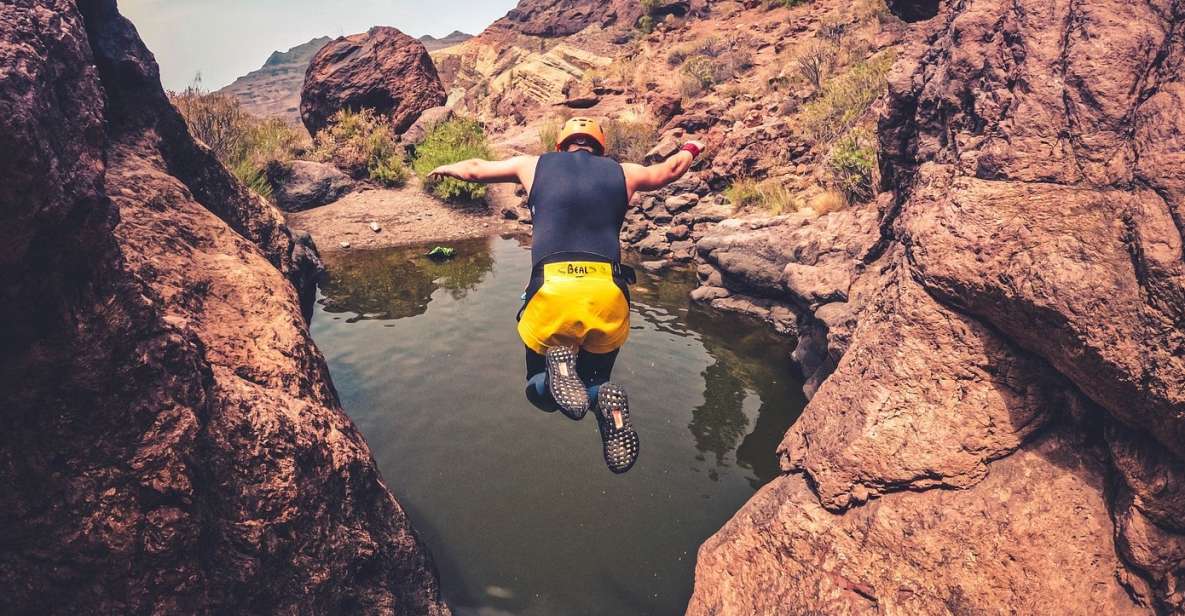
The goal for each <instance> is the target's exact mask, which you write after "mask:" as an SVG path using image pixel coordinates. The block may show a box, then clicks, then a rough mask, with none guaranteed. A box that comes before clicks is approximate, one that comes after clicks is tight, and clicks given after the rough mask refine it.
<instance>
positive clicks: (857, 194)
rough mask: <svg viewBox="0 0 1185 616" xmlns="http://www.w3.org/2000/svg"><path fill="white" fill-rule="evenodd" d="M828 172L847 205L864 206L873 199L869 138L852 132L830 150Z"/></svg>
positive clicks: (872, 147)
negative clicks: (859, 204) (861, 204)
mask: <svg viewBox="0 0 1185 616" xmlns="http://www.w3.org/2000/svg"><path fill="white" fill-rule="evenodd" d="M827 172H828V175H829V176H830V180H831V183H832V184H833V185H834V186H835V189H836V190H838V191H839V192H840V193H842V194H843V196H844V199H845V200H846V201H847V202H848V203H865V202H868V201H870V200H871V199H872V198H873V197H874V196H876V189H875V187H874V181H875V174H876V147H875V140H874V139H873V137H872V135H871V134H870V133H869V132H867V131H864V130H859V129H857V130H853V131H851V132H850V133H848V134H847V135H844V136H843V137H842V138H841V139H839V140H838V141H836V142H835V145H833V146H831V151H830V152H829V153H828V154H827Z"/></svg>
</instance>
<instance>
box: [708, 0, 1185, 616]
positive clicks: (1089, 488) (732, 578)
mask: <svg viewBox="0 0 1185 616" xmlns="http://www.w3.org/2000/svg"><path fill="white" fill-rule="evenodd" d="M891 6H893V7H894V9H895V10H897V11H901V12H903V14H904V16H905V17H907V18H908V19H910V20H920V21H918V23H916V24H915V25H914V26H912V28H913V31H912V32H911V33H910V40H911V41H912V42H911V43H909V45H908V46H907V48H906V49H904V50H903V53H902V57H901V59H900V60H899V61H898V62H897V65H896V66H895V68H894V69H893V71H892V74H891V75H890V93H889V100H888V104H887V105H886V107H885V109H886V111H885V112H884V114H883V116H882V118H881V120H880V127H879V141H880V150H881V151H880V159H881V165H882V173H883V175H884V178H885V185H886V186H885V187H886V188H887V189H891V193H890V195H888V196H885V197H884V198H882V199H881V200H880V201H879V202H878V203H877V205H875V206H865V207H863V208H861V209H857V210H852V211H847V212H843V213H839V214H831V215H830V216H827V217H825V218H827V219H833V220H832V221H831V222H823V220H824V219H820V220H818V221H813V222H807V221H803V220H799V219H796V218H794V217H785V218H782V219H778V220H774V221H771V222H768V223H763V224H760V225H745V224H741V223H738V224H734V225H721V226H719V227H718V228H716V229H715V230H712V231H710V232H709V233H707V234H706V235H705V237H704V238H703V239H702V240H701V241H700V242H699V245H698V247H697V256H698V257H699V259H700V260H701V262H702V266H701V267H702V269H701V279H702V280H703V281H704V282H705V287H704V288H703V289H702V290H700V291H698V292H697V293H698V295H699V297H701V298H703V299H705V300H709V301H713V302H720V301H722V300H724V299H731V300H732V301H734V302H740V303H744V302H745V301H748V302H750V303H754V302H755V303H756V304H755V305H758V307H759V308H760V307H761V304H764V305H765V306H766V307H767V308H766V309H767V312H769V313H770V314H771V315H772V308H769V307H772V306H781V307H784V309H785V311H787V312H788V313H789V314H791V315H793V316H792V317H789V318H787V317H786V316H785V313H783V314H782V317H781V319H782V320H783V321H786V320H788V321H790V322H791V323H792V324H793V327H794V328H796V329H798V330H799V332H800V336H801V341H800V347H799V351H798V352H797V353H796V355H797V356H798V357H799V359H800V360H802V362H803V363H804V368H805V369H806V370H807V372H808V373H810V374H811V375H812V378H811V384H810V386H809V388H811V389H813V388H815V387H817V391H816V392H814V396H813V398H812V399H811V402H810V404H809V405H808V406H807V408H806V411H805V412H804V414H803V416H802V418H801V419H800V420H799V421H798V422H797V423H796V424H795V426H794V427H793V428H792V429H791V430H790V432H789V433H788V434H787V436H786V439H785V441H784V442H783V443H782V445H781V447H780V454H781V456H782V464H783V468H784V469H785V470H786V471H787V473H788V474H787V475H786V476H783V477H782V478H779V479H777V480H775V481H774V482H773V483H772V484H770V485H768V486H766V487H765V488H764V489H762V490H761V491H760V492H759V493H758V494H757V495H756V496H755V497H754V498H753V499H752V500H751V501H750V502H749V503H748V504H746V505H745V507H744V508H743V509H742V510H741V511H740V512H739V513H738V514H737V515H736V517H734V518H733V519H732V520H731V521H730V522H729V523H728V524H727V525H725V527H724V528H723V529H721V531H720V532H719V533H717V534H716V535H715V536H714V537H713V538H712V539H710V540H709V541H708V542H707V543H706V544H705V545H704V546H703V547H702V548H701V550H700V554H699V561H698V566H697V573H696V586H695V594H694V596H693V598H692V600H691V604H690V607H689V613H691V614H742V613H745V614H747V613H826V614H850V613H873V612H876V613H888V614H949V613H1026V614H1028V613H1033V614H1037V613H1040V614H1054V613H1056V614H1096V613H1107V614H1127V613H1162V614H1170V613H1173V614H1179V613H1183V612H1185V438H1183V437H1185V360H1183V359H1182V357H1185V353H1183V351H1182V350H1183V349H1185V327H1183V326H1185V258H1183V252H1182V246H1183V243H1185V242H1183V239H1182V236H1183V234H1185V106H1183V103H1185V83H1182V75H1183V74H1185V33H1183V27H1185V5H1182V4H1181V3H1179V2H1146V3H1131V2H1125V1H1121V0H1102V1H1099V2H1092V3H1085V4H1084V3H1076V2H1063V1H1060V0H986V1H982V2H975V3H966V2H950V1H945V0H944V1H943V2H940V3H933V2H915V3H909V2H893V3H891ZM932 9H935V10H936V11H937V14H936V16H935V11H934V10H932ZM928 17H929V18H930V19H928V20H927V18H928ZM742 298H748V299H742Z"/></svg>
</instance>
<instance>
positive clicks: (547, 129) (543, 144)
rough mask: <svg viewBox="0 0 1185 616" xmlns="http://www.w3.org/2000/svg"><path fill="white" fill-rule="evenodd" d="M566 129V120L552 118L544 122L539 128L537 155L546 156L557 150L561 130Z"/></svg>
mask: <svg viewBox="0 0 1185 616" xmlns="http://www.w3.org/2000/svg"><path fill="white" fill-rule="evenodd" d="M563 127H564V119H563V118H560V117H551V118H548V119H547V120H544V122H543V124H542V125H541V126H540V127H539V146H538V148H537V153H539V154H544V153H547V152H551V151H552V150H555V142H556V141H558V140H559V138H560V130H561V129H563Z"/></svg>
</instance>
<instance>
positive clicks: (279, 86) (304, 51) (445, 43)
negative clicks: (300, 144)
mask: <svg viewBox="0 0 1185 616" xmlns="http://www.w3.org/2000/svg"><path fill="white" fill-rule="evenodd" d="M471 38H473V37H472V35H469V34H465V33H464V32H459V31H454V32H452V33H451V34H449V35H448V36H445V37H444V38H436V37H434V36H422V37H420V41H422V42H423V43H424V47H427V48H428V51H434V50H437V49H444V48H446V47H451V46H453V45H456V44H458V43H461V42H464V41H467V40H469V39H471ZM331 40H333V39H331V38H329V37H327V36H323V37H320V38H315V39H313V40H311V41H309V42H307V43H305V44H303V45H297V46H296V47H293V48H292V49H289V50H288V51H276V52H273V53H272V55H271V56H270V57H269V58H268V59H267V62H264V63H263V66H262V67H260V68H259V70H255V71H252V72H250V73H248V74H246V75H243V76H242V77H239V78H238V79H236V80H235V82H234V83H232V84H230V85H229V86H226V87H225V88H222V89H221V90H219V92H220V93H222V94H229V95H231V96H233V97H235V98H237V99H239V102H241V103H242V104H243V107H244V108H245V109H246V110H247V111H248V112H249V113H251V114H252V115H256V116H259V117H265V118H271V117H275V118H283V119H285V120H287V121H289V122H291V123H293V124H300V88H301V85H303V84H304V74H305V71H306V70H307V69H308V67H309V62H310V61H312V59H313V56H314V55H316V54H317V52H318V51H321V48H322V47H324V46H325V45H326V44H327V43H329V41H331Z"/></svg>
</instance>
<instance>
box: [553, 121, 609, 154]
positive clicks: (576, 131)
mask: <svg viewBox="0 0 1185 616" xmlns="http://www.w3.org/2000/svg"><path fill="white" fill-rule="evenodd" d="M581 136H582V137H588V138H590V139H592V140H593V141H596V142H597V144H598V145H600V146H601V151H600V153H601V154H604V153H605V132H604V131H602V130H601V127H600V126H597V123H596V121H594V120H593V119H592V118H572V119H571V120H568V121H567V122H564V127H563V128H561V129H560V134H559V136H558V137H556V140H555V149H556V151H560V152H562V151H563V150H564V148H566V147H568V143H569V142H571V141H572V139H574V138H576V137H581Z"/></svg>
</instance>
